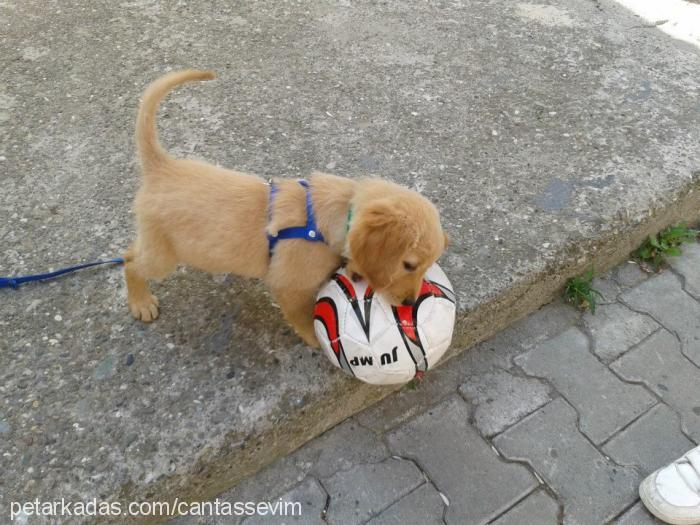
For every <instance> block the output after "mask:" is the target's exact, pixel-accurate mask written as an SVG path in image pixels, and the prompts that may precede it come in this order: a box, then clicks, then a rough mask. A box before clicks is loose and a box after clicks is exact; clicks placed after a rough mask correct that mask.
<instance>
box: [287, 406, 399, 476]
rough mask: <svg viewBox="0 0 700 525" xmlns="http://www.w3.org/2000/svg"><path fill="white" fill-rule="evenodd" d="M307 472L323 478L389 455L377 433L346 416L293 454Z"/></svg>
mask: <svg viewBox="0 0 700 525" xmlns="http://www.w3.org/2000/svg"><path fill="white" fill-rule="evenodd" d="M294 457H295V460H296V462H297V463H298V464H299V465H301V466H309V465H311V467H310V468H309V469H308V472H309V473H311V474H313V475H315V476H317V477H319V478H326V477H328V476H331V475H332V474H334V473H335V472H337V471H339V470H347V469H348V468H350V467H352V466H353V465H357V464H361V463H377V462H379V461H381V460H383V459H386V458H387V457H389V451H388V450H387V449H386V446H385V445H384V443H383V441H382V439H381V437H380V436H378V435H377V434H375V433H374V432H372V431H371V430H369V429H366V428H363V427H362V426H361V425H359V424H358V423H357V422H356V421H355V420H354V419H347V420H345V421H344V422H343V423H341V424H340V425H338V426H337V427H334V428H332V429H331V430H329V431H328V432H326V433H325V434H322V435H321V436H319V437H318V438H317V439H315V440H313V441H311V442H309V443H308V444H306V445H305V446H303V447H302V448H300V449H299V450H298V451H297V452H296V453H295V454H294Z"/></svg>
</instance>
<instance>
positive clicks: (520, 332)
mask: <svg viewBox="0 0 700 525" xmlns="http://www.w3.org/2000/svg"><path fill="white" fill-rule="evenodd" d="M579 317H580V312H578V311H577V310H576V309H575V308H571V307H570V306H569V305H568V304H567V303H566V302H565V301H564V300H563V299H555V300H554V301H553V302H551V303H550V304H547V305H545V306H543V307H542V308H540V309H539V310H537V311H536V312H534V313H532V314H530V315H529V316H527V317H526V318H524V319H521V320H520V321H518V322H516V323H514V324H513V325H511V326H510V327H508V328H506V330H504V331H503V335H504V336H507V337H510V338H511V339H513V340H515V341H519V342H520V344H521V345H522V346H523V347H524V348H525V349H529V348H531V347H533V346H535V345H536V344H538V343H541V342H543V341H546V340H547V339H551V338H552V337H554V336H555V335H559V334H560V333H562V332H565V331H566V330H567V329H569V328H571V327H572V326H575V325H576V324H577V323H578V320H579ZM499 335H501V334H499Z"/></svg>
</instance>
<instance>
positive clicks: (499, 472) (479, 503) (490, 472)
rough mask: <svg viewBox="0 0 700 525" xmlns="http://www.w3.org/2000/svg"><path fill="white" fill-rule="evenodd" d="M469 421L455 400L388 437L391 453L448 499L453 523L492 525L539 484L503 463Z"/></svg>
mask: <svg viewBox="0 0 700 525" xmlns="http://www.w3.org/2000/svg"><path fill="white" fill-rule="evenodd" d="M468 417H469V413H468V410H467V406H466V404H465V403H464V401H463V400H461V399H460V398H458V397H456V396H455V397H452V398H449V399H447V400H445V401H444V402H442V403H441V404H440V405H438V406H436V407H434V408H432V409H431V410H428V411H427V412H426V413H424V414H422V415H420V416H418V417H417V418H416V419H414V420H413V421H411V422H409V423H406V424H405V425H403V426H401V427H399V428H398V429H396V430H394V431H392V432H391V433H389V434H388V436H387V440H388V442H389V447H390V448H391V451H392V452H393V453H395V454H399V455H400V456H403V457H409V458H411V459H413V460H415V461H416V462H417V463H418V464H419V465H420V466H421V468H422V469H423V470H424V471H425V473H426V474H427V475H428V476H429V477H430V479H431V480H432V481H433V483H434V484H435V486H436V487H437V489H438V490H439V491H440V492H442V493H443V494H444V495H445V496H447V498H448V500H449V502H450V505H449V507H448V508H447V512H446V514H445V521H446V522H447V523H448V524H459V525H469V524H472V523H484V522H486V521H489V520H491V519H493V518H495V517H496V516H498V515H499V514H500V513H502V512H503V511H504V510H506V509H507V508H508V507H509V506H510V505H512V504H513V503H515V502H516V501H517V500H518V499H520V498H522V497H523V496H524V495H525V494H527V493H528V492H529V491H531V490H532V489H533V488H534V487H535V486H536V484H537V482H536V480H535V478H534V476H533V475H532V474H530V473H529V472H528V471H527V469H525V467H523V466H522V465H516V464H509V463H505V462H503V461H502V460H501V458H499V457H498V455H497V454H496V453H495V452H494V451H493V450H492V449H491V447H490V446H489V444H488V443H486V441H484V440H483V439H482V438H481V437H480V436H479V434H478V433H477V432H476V431H475V430H474V428H473V427H471V426H470V425H469V424H468V423H467V419H468ZM506 479H507V480H508V482H507V483H504V482H503V480H506Z"/></svg>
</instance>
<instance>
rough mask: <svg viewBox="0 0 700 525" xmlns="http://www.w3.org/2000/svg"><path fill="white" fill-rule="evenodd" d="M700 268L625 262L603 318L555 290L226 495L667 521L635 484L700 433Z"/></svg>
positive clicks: (423, 518) (587, 520)
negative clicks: (536, 306) (651, 270)
mask: <svg viewBox="0 0 700 525" xmlns="http://www.w3.org/2000/svg"><path fill="white" fill-rule="evenodd" d="M699 268H700V247H699V246H696V245H692V246H689V247H687V248H686V249H685V252H684V254H683V255H682V256H681V257H679V258H676V259H673V261H672V266H671V267H670V268H668V269H666V270H665V271H663V272H662V273H660V274H658V275H649V274H647V273H645V272H643V271H641V270H640V268H639V267H638V265H636V264H635V263H632V262H628V263H626V264H624V265H622V266H620V267H618V268H615V269H613V270H612V271H611V272H609V273H608V274H607V275H605V276H602V277H601V278H599V279H596V281H595V282H596V284H597V285H598V286H600V287H601V289H604V290H605V293H604V295H605V297H606V300H605V301H604V303H602V304H601V305H600V306H599V309H598V311H597V313H596V315H595V316H593V315H591V314H590V313H581V312H578V311H576V310H575V309H573V308H572V307H571V306H569V305H567V304H566V303H564V302H563V301H555V302H554V303H552V304H550V305H547V306H546V307H544V308H542V309H541V310H539V311H538V312H536V313H534V314H533V315H531V316H529V317H528V318H526V319H523V320H521V321H519V322H517V323H516V324H514V325H513V326H511V327H510V328H508V329H507V330H505V331H504V332H502V333H500V334H498V335H497V336H496V337H494V338H492V339H491V340H488V341H485V342H484V343H482V344H480V345H477V346H476V347H474V348H472V349H470V350H469V351H467V352H464V353H462V354H461V355H459V356H457V357H455V358H454V359H452V360H450V361H449V362H448V363H447V364H445V365H444V366H442V367H440V368H438V369H436V370H434V371H432V372H431V373H430V374H428V375H427V377H426V379H425V380H424V382H423V383H422V384H421V385H419V386H418V387H417V388H415V389H410V388H405V389H403V390H401V391H399V392H397V393H396V394H394V395H391V396H389V397H388V398H386V399H384V400H383V401H381V402H379V403H378V404H377V405H375V406H373V407H370V408H369V409H367V410H365V411H363V412H362V413H360V414H357V415H356V416H354V417H352V418H350V419H348V420H346V421H345V422H343V423H341V424H340V425H338V426H336V427H335V428H333V429H331V430H329V431H328V432H326V433H325V434H323V435H322V436H320V437H319V438H317V439H314V440H312V441H310V442H309V443H307V444H306V445H304V446H303V447H301V448H300V449H299V450H297V451H296V452H294V453H293V454H291V455H289V456H287V457H285V458H283V459H281V460H279V461H277V462H275V463H273V464H271V465H270V466H268V467H267V468H265V469H264V470H262V471H261V472H259V473H257V474H256V475H254V476H252V477H250V478H247V479H246V480H244V481H243V482H241V483H240V484H239V485H238V486H236V487H234V488H233V489H231V490H229V491H228V492H226V493H224V494H221V495H220V496H219V497H218V498H219V500H225V501H229V502H232V503H233V502H238V501H271V502H274V501H278V500H280V499H281V500H282V501H297V502H299V504H300V505H301V509H302V515H301V516H296V517H285V518H281V517H276V518H275V517H271V516H265V517H248V518H246V519H245V520H243V522H244V523H245V524H246V525H250V524H254V523H265V524H282V523H304V524H315V523H331V524H342V525H346V524H354V523H357V524H359V523H368V524H371V525H390V524H397V525H398V524H409V525H412V524H415V525H424V524H449V525H452V524H455V525H466V524H486V523H491V524H494V525H511V524H512V525H521V524H524V525H547V524H550V523H551V524H557V523H563V524H567V525H568V524H572V525H573V524H577V525H578V524H580V525H597V524H607V523H611V524H616V525H653V524H657V523H659V522H658V521H656V520H655V519H653V518H652V517H651V516H650V515H649V514H648V513H647V512H646V510H645V509H644V507H643V506H642V505H641V504H640V503H639V498H638V495H637V488H638V484H639V482H640V481H641V480H642V479H643V478H644V476H646V475H648V474H649V473H650V472H653V471H654V470H656V469H657V468H659V467H661V466H663V465H665V464H667V463H668V462H669V461H671V460H673V459H675V458H677V457H678V456H680V455H682V454H683V453H684V452H685V451H687V450H688V449H690V448H692V447H693V446H694V445H695V444H697V443H699V442H700V368H699V367H698V365H697V363H698V361H700V360H697V359H694V358H696V357H697V356H700V342H699V339H700V329H699V328H698V326H699V325H698V324H697V322H695V321H698V319H700V318H699V317H697V315H698V312H700V301H699V300H698V294H697V291H698V290H700V271H699V270H698V269H699ZM693 316H696V317H695V318H693ZM698 322H700V321H698ZM0 422H1V421H0ZM241 520H242V518H235V519H232V518H231V517H219V518H212V517H207V518H191V517H190V518H178V519H175V520H172V523H174V524H181V525H182V524H186V525H189V524H196V525H215V524H216V525H219V524H221V525H223V524H230V523H241V522H242V521H241Z"/></svg>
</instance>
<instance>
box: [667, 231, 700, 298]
mask: <svg viewBox="0 0 700 525" xmlns="http://www.w3.org/2000/svg"><path fill="white" fill-rule="evenodd" d="M668 262H669V263H670V264H671V266H672V267H673V269H674V270H675V271H677V272H678V273H679V274H681V275H682V276H683V281H684V282H683V289H684V290H685V291H686V292H688V293H689V294H691V295H692V296H693V297H695V298H696V299H697V300H698V301H700V244H698V243H693V244H686V245H684V246H683V257H669V259H668Z"/></svg>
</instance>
